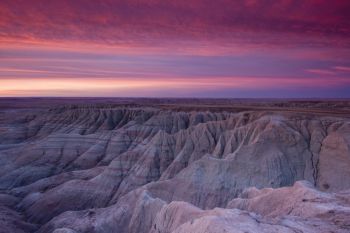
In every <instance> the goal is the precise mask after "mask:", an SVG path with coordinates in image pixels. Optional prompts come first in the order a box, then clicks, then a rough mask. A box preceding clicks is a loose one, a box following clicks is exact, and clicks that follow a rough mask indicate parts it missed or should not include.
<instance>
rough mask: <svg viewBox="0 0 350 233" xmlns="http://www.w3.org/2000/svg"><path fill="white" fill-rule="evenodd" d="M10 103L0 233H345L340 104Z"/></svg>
mask: <svg viewBox="0 0 350 233" xmlns="http://www.w3.org/2000/svg"><path fill="white" fill-rule="evenodd" d="M13 101H14V104H13V106H12V107H11V106H10V107H8V106H7V107H6V108H5V107H4V108H3V109H2V110H1V111H0V143H1V144H0V168H1V169H0V189H1V194H0V225H1V226H2V227H1V229H0V232H42V233H44V232H55V233H63V232H65V233H70V232H77V233H78V232H96V233H97V232H98V233H100V232H101V233H102V232H103V233H107V232H120V233H180V232H191V233H209V232H350V224H349V223H350V178H349V177H350V119H349V116H350V114H349V112H350V111H349V110H348V109H349V108H347V107H346V106H348V105H346V106H345V107H344V106H343V105H341V106H342V107H341V108H339V107H337V106H335V107H334V108H333V110H332V109H331V110H330V108H329V104H333V103H328V102H324V103H323V102H320V103H317V104H316V103H305V102H301V103H298V102H293V103H291V104H290V105H288V104H286V103H284V102H282V104H281V103H270V102H268V105H267V106H268V107H264V106H265V105H264V103H260V104H259V105H256V106H255V105H254V106H252V103H249V104H248V105H244V104H242V103H239V104H240V105H239V106H238V107H237V108H231V103H229V105H228V103H227V102H224V104H223V106H224V107H222V106H221V105H219V104H218V103H215V106H214V107H212V106H213V105H212V104H211V105H208V104H207V103H206V104H205V105H203V106H201V107H198V106H195V107H193V105H186V106H184V105H180V104H176V103H175V104H174V103H171V104H164V103H158V102H156V101H153V102H152V101H151V102H147V101H146V102H142V105H143V106H142V107H141V106H140V104H137V105H132V104H130V103H129V102H127V103H126V104H125V103H124V102H125V101H126V100H124V102H123V104H122V105H121V104H118V105H116V104H101V103H91V104H83V103H80V102H79V104H76V105H67V103H64V104H63V105H59V104H57V102H59V101H57V100H55V102H54V103H55V104H53V105H54V107H51V108H49V107H46V105H44V106H41V107H30V106H24V105H23V106H22V105H21V106H19V105H17V107H16V105H15V103H16V101H15V100H13ZM342 104H343V103H342ZM32 105H34V104H33V103H32ZM218 106H220V108H221V109H218ZM246 106H249V108H247V107H246ZM286 106H287V107H286ZM288 106H289V107H288ZM290 106H292V108H291V107H290ZM324 106H326V107H324ZM338 106H339V105H338ZM205 109H206V110H205ZM301 180H303V181H301Z"/></svg>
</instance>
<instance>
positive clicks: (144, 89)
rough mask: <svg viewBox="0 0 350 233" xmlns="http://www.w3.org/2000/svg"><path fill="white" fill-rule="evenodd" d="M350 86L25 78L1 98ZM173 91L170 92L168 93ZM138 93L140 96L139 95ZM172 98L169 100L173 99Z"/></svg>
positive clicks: (5, 84)
mask: <svg viewBox="0 0 350 233" xmlns="http://www.w3.org/2000/svg"><path fill="white" fill-rule="evenodd" d="M340 83H343V84H344V85H349V81H348V80H347V79H334V80H330V79H325V80H323V82H318V83H315V81H314V80H313V79H295V78H283V79H281V80H276V79H275V78H268V77H220V78H213V77H208V78H197V79H191V78H187V79H186V78H170V79H166V78H165V79H159V78H158V79H157V78H154V79H148V80H140V79H137V78H134V79H130V78H125V79H113V78H101V79H84V78H53V79H47V78H25V79H11V78H8V79H0V97H13V96H22V97H25V96H96V97H98V96H102V97H103V96H120V97H123V96H135V97H142V96H147V95H149V94H150V93H153V95H154V96H158V94H157V90H163V91H164V92H163V94H161V95H160V96H164V93H170V94H169V95H170V96H171V93H172V92H179V91H183V92H185V93H191V91H193V90H194V87H195V88H196V89H200V90H201V91H208V92H210V91H212V90H220V89H224V88H230V89H241V90H242V89H243V90H244V89H248V90H249V89H260V90H262V89H271V88H280V87H283V86H287V85H291V86H294V87H295V86H296V87H298V86H303V87H305V86H308V87H310V88H312V87H329V86H333V85H339V84H340ZM168 91H170V92H168ZM135 93H137V94H135ZM170 96H169V97H170Z"/></svg>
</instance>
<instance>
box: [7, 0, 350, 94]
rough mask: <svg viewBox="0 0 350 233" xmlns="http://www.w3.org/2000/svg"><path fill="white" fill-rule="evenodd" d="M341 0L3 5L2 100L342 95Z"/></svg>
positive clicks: (346, 89) (345, 50) (347, 86)
mask: <svg viewBox="0 0 350 233" xmlns="http://www.w3.org/2000/svg"><path fill="white" fill-rule="evenodd" d="M349 12H350V1H348V0H332V1H329V0H308V1H300V0H215V1H213V0H123V1H122V0H114V1H112V0H95V1H88V0H1V1H0V96H1V97H8V96H18V97H22V96H59V97H60V96H62V97H67V96H71V97H84V96H88V97H206V98H207V97H211V98H350V14H349Z"/></svg>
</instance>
